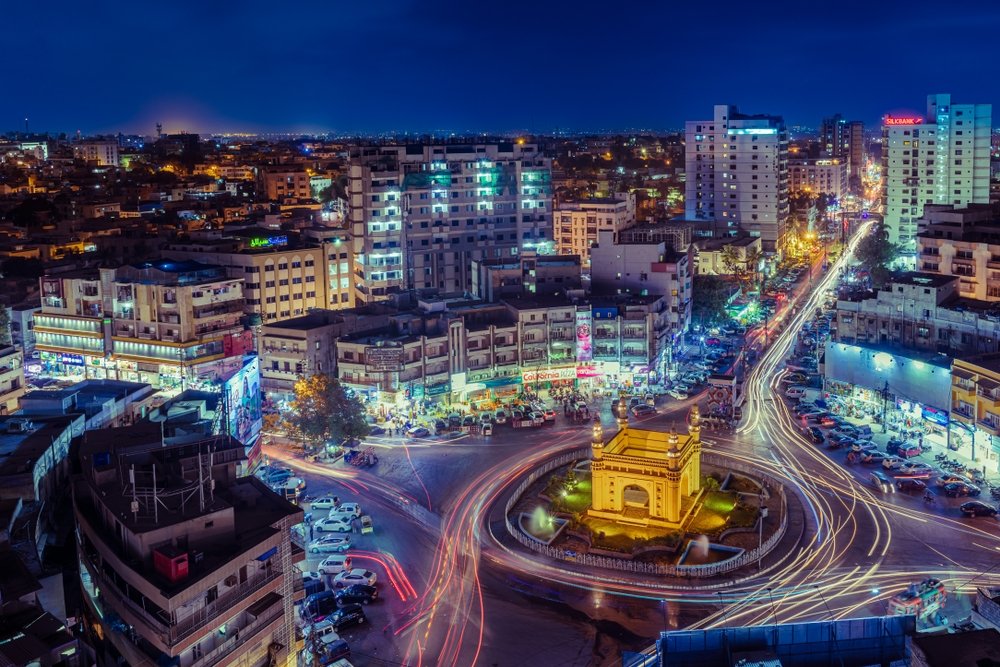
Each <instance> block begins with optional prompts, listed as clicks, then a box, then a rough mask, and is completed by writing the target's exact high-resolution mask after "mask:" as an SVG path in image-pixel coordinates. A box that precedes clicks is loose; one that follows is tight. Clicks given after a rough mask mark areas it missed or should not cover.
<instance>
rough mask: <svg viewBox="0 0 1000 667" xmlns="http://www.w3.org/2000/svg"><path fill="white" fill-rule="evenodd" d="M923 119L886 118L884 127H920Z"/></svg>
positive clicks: (916, 117) (918, 117) (909, 117)
mask: <svg viewBox="0 0 1000 667" xmlns="http://www.w3.org/2000/svg"><path fill="white" fill-rule="evenodd" d="M923 122H924V119H923V118H921V117H920V116H886V117H885V124H886V125H920V124H921V123H923Z"/></svg>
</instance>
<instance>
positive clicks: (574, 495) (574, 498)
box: [553, 479, 592, 514]
mask: <svg viewBox="0 0 1000 667" xmlns="http://www.w3.org/2000/svg"><path fill="white" fill-rule="evenodd" d="M591 488H592V487H591V485H590V480H589V479H584V480H580V481H578V482H577V483H576V487H575V488H574V489H573V490H572V491H568V492H567V493H566V495H560V496H558V497H557V498H554V499H553V500H555V502H556V504H557V505H558V506H559V511H560V512H571V513H581V514H582V513H583V512H586V511H587V509H588V508H589V507H590V498H591V495H590V494H591Z"/></svg>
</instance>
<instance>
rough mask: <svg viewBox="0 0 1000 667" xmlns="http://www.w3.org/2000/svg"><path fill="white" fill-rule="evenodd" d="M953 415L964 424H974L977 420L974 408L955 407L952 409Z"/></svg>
mask: <svg viewBox="0 0 1000 667" xmlns="http://www.w3.org/2000/svg"><path fill="white" fill-rule="evenodd" d="M951 416H952V418H953V419H954V420H955V421H960V422H962V423H963V424H972V423H975V421H976V416H975V413H974V411H973V410H972V408H968V407H967V408H961V407H957V406H955V407H953V408H952V410H951Z"/></svg>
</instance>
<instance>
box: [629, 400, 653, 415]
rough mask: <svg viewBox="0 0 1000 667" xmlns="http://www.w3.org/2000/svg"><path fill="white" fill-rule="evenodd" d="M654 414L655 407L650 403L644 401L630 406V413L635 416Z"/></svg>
mask: <svg viewBox="0 0 1000 667" xmlns="http://www.w3.org/2000/svg"><path fill="white" fill-rule="evenodd" d="M655 414H656V408H654V407H653V406H651V405H646V404H645V403H644V404H642V405H637V406H635V407H633V408H632V415H633V416H635V417H648V416H649V415H655Z"/></svg>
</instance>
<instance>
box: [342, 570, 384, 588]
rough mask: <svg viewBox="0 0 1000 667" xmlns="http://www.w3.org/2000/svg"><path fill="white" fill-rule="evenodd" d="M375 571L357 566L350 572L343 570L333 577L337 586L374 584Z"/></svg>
mask: <svg viewBox="0 0 1000 667" xmlns="http://www.w3.org/2000/svg"><path fill="white" fill-rule="evenodd" d="M376 578H377V577H376V576H375V573H374V572H372V571H371V570H363V569H361V568H355V569H353V570H350V571H348V572H341V573H340V574H338V575H337V576H336V577H334V578H333V585H334V586H335V587H337V588H343V587H344V586H350V585H351V584H365V585H366V586H374V585H375V580H376Z"/></svg>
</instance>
